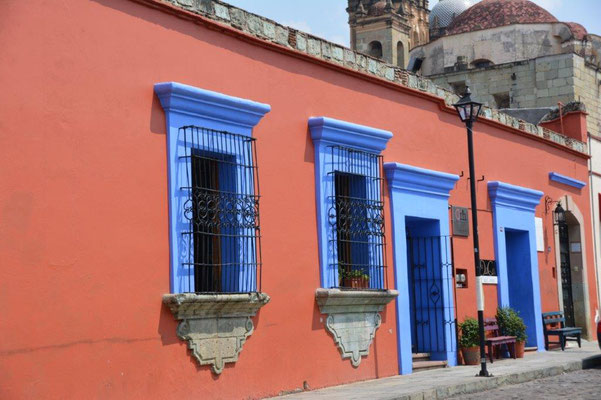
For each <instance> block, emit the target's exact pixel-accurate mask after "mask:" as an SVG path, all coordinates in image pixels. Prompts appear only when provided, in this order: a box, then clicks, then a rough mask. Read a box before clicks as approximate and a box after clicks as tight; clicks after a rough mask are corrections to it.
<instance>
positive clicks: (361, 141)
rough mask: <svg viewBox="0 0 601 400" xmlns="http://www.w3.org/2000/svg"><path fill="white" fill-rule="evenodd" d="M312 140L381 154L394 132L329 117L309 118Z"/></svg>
mask: <svg viewBox="0 0 601 400" xmlns="http://www.w3.org/2000/svg"><path fill="white" fill-rule="evenodd" d="M309 128H310V129H311V139H313V141H314V142H321V141H325V142H328V143H332V144H337V145H341V146H347V147H353V148H357V149H360V150H364V151H369V152H377V153H380V152H381V151H382V150H384V149H385V148H386V144H387V143H388V141H389V140H390V139H391V138H392V132H389V131H385V130H381V129H376V128H371V127H369V126H364V125H357V124H352V123H350V122H345V121H340V120H337V119H333V118H327V117H316V118H309Z"/></svg>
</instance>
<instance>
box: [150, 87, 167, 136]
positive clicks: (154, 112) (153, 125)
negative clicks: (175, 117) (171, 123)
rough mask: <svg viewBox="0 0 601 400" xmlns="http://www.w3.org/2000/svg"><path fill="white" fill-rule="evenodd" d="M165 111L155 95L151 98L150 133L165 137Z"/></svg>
mask: <svg viewBox="0 0 601 400" xmlns="http://www.w3.org/2000/svg"><path fill="white" fill-rule="evenodd" d="M166 126H167V125H166V122H165V111H164V110H163V107H162V106H161V100H159V97H158V96H157V95H156V93H155V94H153V96H152V106H151V107H150V132H152V133H156V134H157V135H165V134H166V133H167V131H166V129H167V128H166Z"/></svg>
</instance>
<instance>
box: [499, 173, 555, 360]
mask: <svg viewBox="0 0 601 400" xmlns="http://www.w3.org/2000/svg"><path fill="white" fill-rule="evenodd" d="M488 192H489V196H490V201H491V204H492V209H493V230H494V242H495V257H496V259H497V275H498V287H497V293H498V300H499V305H500V306H504V307H505V306H510V307H512V308H514V309H516V310H518V311H519V312H520V315H521V316H522V318H523V319H524V323H525V324H526V327H527V330H526V334H527V335H528V340H527V342H526V345H527V346H528V347H538V351H545V349H544V340H543V327H542V321H541V298H540V282H539V274H538V253H537V250H536V226H535V216H534V210H535V208H536V206H537V205H538V204H539V202H540V199H541V197H542V195H543V193H542V192H540V191H537V190H532V189H528V188H524V187H520V186H514V185H510V184H507V183H503V182H489V183H488Z"/></svg>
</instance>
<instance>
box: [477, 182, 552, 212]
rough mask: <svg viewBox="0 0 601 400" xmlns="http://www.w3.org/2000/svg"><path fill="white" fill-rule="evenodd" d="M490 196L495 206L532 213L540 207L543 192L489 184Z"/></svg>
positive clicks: (494, 183) (504, 184)
mask: <svg viewBox="0 0 601 400" xmlns="http://www.w3.org/2000/svg"><path fill="white" fill-rule="evenodd" d="M488 194H489V196H490V201H491V203H492V204H493V206H504V207H509V208H515V209H518V210H524V211H532V212H534V209H535V208H536V206H538V205H539V203H540V199H541V197H542V196H543V192H541V191H538V190H533V189H528V188H524V187H521V186H515V185H510V184H508V183H504V182H488Z"/></svg>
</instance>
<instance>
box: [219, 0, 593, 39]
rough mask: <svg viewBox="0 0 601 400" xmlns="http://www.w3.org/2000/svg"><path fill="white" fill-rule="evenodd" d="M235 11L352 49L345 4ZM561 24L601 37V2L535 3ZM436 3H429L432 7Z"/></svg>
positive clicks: (243, 0)
mask: <svg viewBox="0 0 601 400" xmlns="http://www.w3.org/2000/svg"><path fill="white" fill-rule="evenodd" d="M224 1H225V2H226V3H230V4H232V5H234V6H236V7H240V8H243V9H245V10H248V11H250V12H253V13H255V14H259V15H262V16H264V17H267V18H270V19H273V20H275V21H277V22H279V23H281V24H284V25H288V26H292V27H294V28H297V29H299V30H302V31H305V32H309V33H312V34H314V35H316V36H319V37H322V38H324V39H328V40H331V41H332V42H336V43H340V44H342V45H345V46H348V45H349V29H348V16H347V14H346V7H347V1H346V0H302V1H299V0H224ZM533 1H534V2H535V3H537V4H538V5H540V6H542V7H544V8H545V9H547V10H548V11H549V12H551V14H553V15H555V17H556V18H557V19H559V20H560V21H566V22H578V23H580V24H582V25H584V27H585V28H586V29H587V30H588V31H589V32H590V33H595V34H598V35H601V0H533ZM436 3H438V1H437V0H430V7H433V6H434V5H435V4H436Z"/></svg>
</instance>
